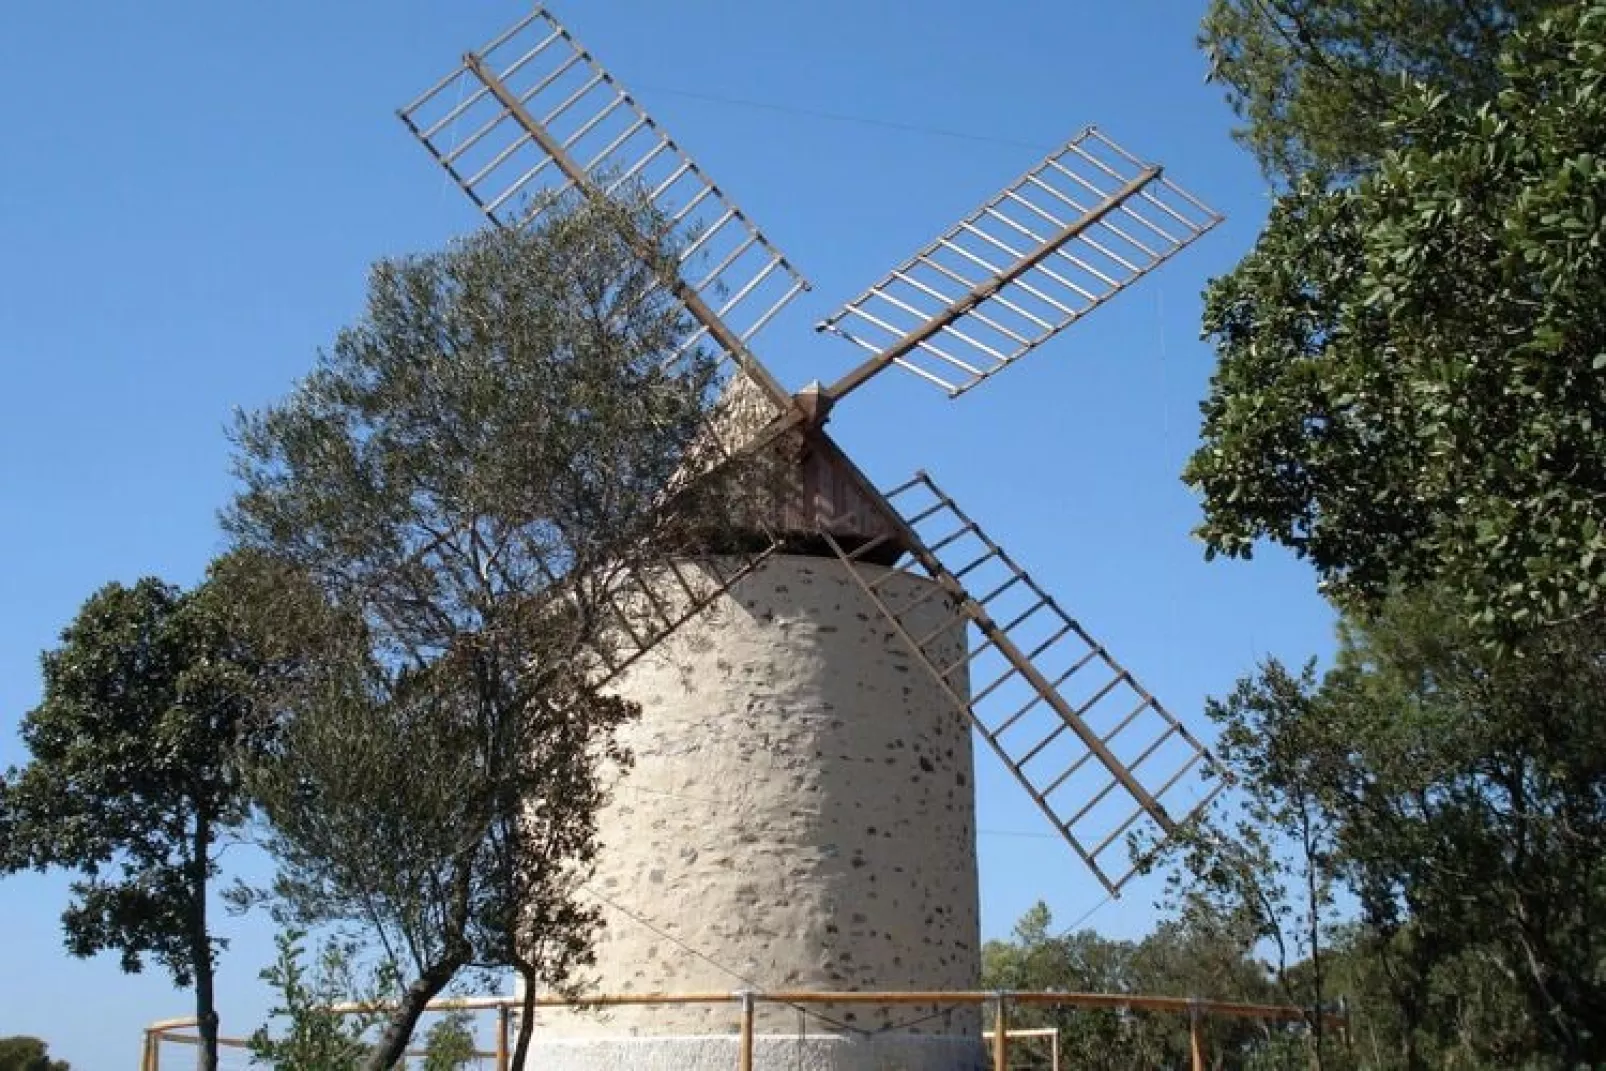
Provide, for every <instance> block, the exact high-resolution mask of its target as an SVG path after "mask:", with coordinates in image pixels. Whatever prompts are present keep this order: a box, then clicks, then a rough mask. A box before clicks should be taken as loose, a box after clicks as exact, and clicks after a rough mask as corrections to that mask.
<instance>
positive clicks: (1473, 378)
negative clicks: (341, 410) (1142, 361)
mask: <svg viewBox="0 0 1606 1071" xmlns="http://www.w3.org/2000/svg"><path fill="white" fill-rule="evenodd" d="M1409 6H1410V5H1407V7H1409ZM1469 6H1475V5H1469ZM1505 40H1506V51H1505V52H1504V53H1503V54H1502V55H1501V57H1500V60H1499V63H1498V65H1497V66H1495V67H1494V71H1495V73H1496V76H1497V79H1498V81H1497V84H1496V85H1495V87H1494V88H1493V91H1492V93H1491V95H1490V96H1488V97H1486V98H1485V99H1482V100H1477V99H1473V100H1468V99H1466V98H1462V97H1458V96H1455V95H1453V94H1452V93H1450V92H1449V91H1448V90H1447V89H1445V88H1442V87H1440V86H1438V85H1435V84H1432V83H1424V84H1418V85H1413V86H1412V87H1410V88H1409V91H1408V92H1403V93H1402V94H1401V95H1400V96H1399V98H1398V100H1397V101H1396V102H1395V103H1394V104H1392V105H1391V110H1390V112H1389V117H1390V118H1389V122H1388V124H1387V125H1386V128H1385V134H1386V136H1387V138H1388V139H1389V140H1390V143H1391V144H1392V145H1395V146H1397V147H1395V148H1390V149H1387V150H1386V151H1384V152H1382V153H1381V154H1380V155H1379V156H1378V157H1377V159H1376V160H1375V162H1374V163H1375V166H1374V168H1373V172H1372V173H1371V174H1370V175H1368V176H1367V177H1366V178H1364V179H1363V180H1361V181H1359V182H1358V183H1356V184H1354V185H1353V186H1350V187H1346V188H1342V189H1338V190H1330V189H1324V188H1321V187H1319V186H1315V185H1311V184H1305V185H1301V186H1299V187H1298V188H1296V189H1295V190H1293V191H1291V192H1290V193H1288V194H1286V195H1285V196H1283V197H1282V198H1281V199H1280V200H1279V201H1278V203H1277V205H1276V206H1275V208H1274V210H1273V212H1272V216H1271V219H1270V221H1269V223H1268V224H1267V227H1266V230H1265V232H1264V233H1263V234H1262V235H1261V237H1260V239H1259V241H1258V242H1257V244H1256V247H1255V249H1254V251H1252V252H1251V253H1250V254H1249V255H1248V256H1247V257H1246V258H1245V259H1244V261H1243V262H1242V263H1241V264H1240V265H1239V266H1238V267H1237V268H1236V269H1235V270H1234V271H1233V272H1232V273H1231V274H1230V275H1228V276H1226V277H1225V278H1222V279H1220V280H1217V281H1216V282H1214V283H1213V284H1212V285H1211V288H1210V291H1209V293H1208V296H1207V307H1206V313H1205V324H1204V326H1205V331H1206V333H1207V335H1208V336H1209V337H1210V338H1211V339H1212V340H1213V341H1214V343H1215V345H1216V349H1217V354H1218V358H1219V364H1218V367H1217V370H1216V373H1215V376H1214V378H1213V380H1212V385H1211V391H1210V395H1209V397H1208V398H1207V400H1206V402H1205V403H1204V414H1205V421H1204V429H1203V441H1202V443H1201V445H1200V447H1199V449H1198V450H1197V452H1196V453H1195V454H1194V455H1193V457H1192V459H1191V460H1190V462H1189V464H1188V467H1187V471H1186V474H1185V477H1186V479H1188V480H1189V481H1190V482H1191V483H1193V484H1195V485H1196V486H1197V487H1198V488H1199V489H1200V490H1201V491H1202V493H1203V496H1204V509H1205V518H1204V523H1203V524H1202V526H1201V528H1200V535H1201V536H1202V537H1203V539H1204V541H1205V544H1206V546H1207V549H1208V551H1209V552H1210V553H1224V554H1228V555H1236V556H1248V555H1249V553H1250V552H1251V550H1252V548H1253V546H1254V544H1255V543H1256V542H1257V541H1258V540H1261V539H1269V540H1272V541H1274V542H1277V543H1281V544H1283V545H1284V546H1286V547H1289V548H1290V549H1292V550H1293V551H1294V552H1295V553H1297V554H1299V555H1301V556H1304V557H1306V558H1308V559H1309V560H1310V561H1311V562H1312V563H1313V564H1314V565H1315V567H1316V568H1317V570H1318V572H1319V574H1320V575H1321V577H1322V579H1323V581H1324V583H1325V584H1326V585H1327V586H1328V590H1329V591H1331V592H1332V593H1333V594H1334V595H1335V596H1337V597H1338V598H1339V599H1341V600H1342V601H1346V602H1349V603H1354V604H1364V605H1369V606H1375V605H1376V604H1377V602H1378V601H1379V600H1380V599H1382V598H1383V597H1384V596H1386V595H1387V594H1388V593H1389V592H1390V591H1392V590H1394V589H1396V588H1398V587H1401V586H1420V585H1425V584H1434V585H1439V586H1443V587H1447V588H1449V589H1450V590H1453V591H1456V592H1459V593H1460V595H1461V596H1462V598H1463V600H1464V604H1465V605H1464V612H1466V613H1467V614H1468V615H1470V616H1472V617H1473V618H1474V619H1475V620H1477V621H1479V622H1480V623H1481V624H1482V625H1484V626H1485V627H1486V628H1487V629H1489V630H1492V631H1497V632H1499V633H1500V634H1502V635H1503V636H1506V637H1509V636H1510V635H1511V634H1513V633H1516V632H1521V631H1524V630H1527V629H1531V628H1534V627H1542V626H1543V625H1545V624H1547V623H1551V622H1559V621H1569V620H1575V619H1581V618H1583V617H1587V616H1588V615H1590V614H1592V613H1595V612H1598V611H1599V609H1600V608H1601V606H1602V602H1603V587H1602V585H1603V584H1606V530H1603V529H1606V311H1603V310H1606V260H1603V258H1606V253H1603V250H1606V241H1603V231H1602V219H1603V218H1606V213H1603V211H1602V208H1603V206H1606V162H1603V160H1606V158H1603V157H1601V156H1600V155H1599V154H1600V148H1601V145H1602V143H1603V137H1606V96H1603V94H1601V93H1600V92H1599V91H1598V89H1599V86H1600V84H1601V81H1602V79H1603V78H1606V5H1603V4H1601V3H1599V2H1592V3H1583V4H1578V5H1576V6H1574V7H1569V8H1567V9H1565V10H1563V11H1561V12H1559V13H1558V14H1556V15H1554V16H1553V17H1551V18H1548V19H1544V20H1541V21H1537V22H1534V23H1532V24H1531V25H1528V26H1527V27H1526V28H1525V29H1523V30H1521V31H1519V32H1516V33H1514V34H1513V35H1511V36H1509V37H1508V38H1505Z"/></svg>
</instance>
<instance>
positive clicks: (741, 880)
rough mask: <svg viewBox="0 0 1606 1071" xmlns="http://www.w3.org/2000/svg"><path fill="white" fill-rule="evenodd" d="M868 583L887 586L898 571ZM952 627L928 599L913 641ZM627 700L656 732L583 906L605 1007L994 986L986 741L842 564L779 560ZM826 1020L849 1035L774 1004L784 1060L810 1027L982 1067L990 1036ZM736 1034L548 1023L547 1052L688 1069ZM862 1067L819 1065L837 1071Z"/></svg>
mask: <svg viewBox="0 0 1606 1071" xmlns="http://www.w3.org/2000/svg"><path fill="white" fill-rule="evenodd" d="M859 568H860V570H861V575H862V576H864V577H865V578H866V579H868V580H875V579H877V578H879V577H881V576H883V575H884V574H885V573H886V572H887V571H886V570H884V569H881V568H880V567H876V566H860V567H859ZM927 584H928V582H927V581H924V580H921V579H919V578H916V577H912V576H906V575H902V574H900V575H898V576H894V577H890V578H888V580H887V582H886V583H885V585H883V586H882V587H880V588H878V589H877V593H878V595H881V596H882V597H883V598H884V599H886V600H887V601H889V602H890V603H892V604H893V605H904V604H908V603H912V602H913V601H914V600H915V599H917V598H918V597H919V596H920V595H922V594H925V593H926V592H927V591H928V588H927ZM952 613H953V611H952V608H951V607H950V606H949V605H948V603H947V600H946V599H945V598H943V597H940V596H939V597H935V598H931V599H928V600H926V601H925V602H924V603H923V604H922V605H921V606H920V607H919V608H918V609H916V610H915V611H914V612H913V614H912V615H911V618H910V619H909V628H910V631H911V632H912V633H913V634H915V635H917V636H923V635H925V634H926V633H928V632H932V631H936V630H940V629H941V627H942V625H943V624H944V622H945V621H947V620H950V619H951V618H952ZM963 643H964V631H963V629H962V628H961V627H960V626H959V625H957V624H956V625H955V626H954V627H953V629H952V630H951V631H950V632H947V633H944V634H943V635H942V637H941V639H940V642H938V643H935V644H933V645H931V648H932V649H934V650H935V652H936V654H937V657H939V658H941V659H942V662H941V664H943V665H948V664H951V663H953V662H955V661H958V660H959V659H960V658H961V656H962V653H963ZM958 679H959V682H960V684H959V690H960V691H961V694H963V693H964V691H965V685H964V683H963V675H962V674H960V675H959V678H958ZM614 687H615V688H616V690H617V691H618V692H619V693H620V694H621V695H624V696H627V697H629V698H631V699H633V700H636V701H637V702H639V703H640V704H641V705H642V716H641V718H640V720H639V721H637V722H635V723H634V724H632V725H631V726H630V727H629V728H628V729H627V730H626V731H625V733H624V743H625V744H626V746H627V747H628V748H629V749H630V750H631V751H632V752H633V754H634V759H635V761H634V764H633V765H632V766H631V767H630V768H629V769H628V770H627V771H625V772H624V773H623V774H622V775H620V776H618V779H617V781H616V783H615V785H614V787H613V791H612V796H611V799H610V802H609V803H608V805H607V806H606V808H605V809H604V812H603V814H602V815H601V819H600V833H601V841H602V849H601V852H600V854H599V857H598V860H597V871H596V874H595V875H594V876H593V877H592V879H591V880H590V882H589V883H588V885H589V888H590V889H592V890H594V895H595V896H596V898H597V899H598V901H600V903H601V904H602V911H603V916H604V918H605V920H606V925H605V927H604V929H603V931H602V932H601V933H600V934H599V935H598V939H597V944H596V965H595V967H594V968H593V969H592V970H591V972H590V976H589V977H588V978H587V979H586V985H585V988H586V989H587V990H590V991H593V992H601V993H648V992H663V993H696V992H705V993H706V992H713V993H729V992H731V991H733V990H740V989H749V988H751V989H758V990H764V991H772V992H773V991H776V990H927V991H929V990H944V989H950V990H953V989H975V988H977V987H978V985H979V984H980V972H981V959H980V933H979V928H980V924H979V919H978V911H977V881H976V849H975V845H976V831H975V794H974V785H973V783H972V756H971V742H970V730H969V726H968V724H967V722H966V720H965V717H964V715H963V713H962V712H961V711H958V710H956V709H955V708H954V706H953V704H952V702H951V701H950V700H949V699H948V698H947V696H945V695H944V694H943V692H942V691H941V689H940V688H938V687H937V685H936V683H935V681H934V680H933V679H932V677H931V674H930V672H929V671H928V670H927V669H926V668H925V666H923V665H922V664H921V663H920V662H919V661H918V659H917V658H916V657H915V656H914V654H913V653H912V652H911V651H910V650H909V648H908V646H907V644H906V643H905V641H904V640H903V639H902V638H901V637H900V636H898V635H897V634H896V632H895V631H894V629H893V627H892V626H891V624H890V623H889V622H887V621H886V620H885V619H884V618H883V617H882V615H881V614H880V612H879V611H878V610H877V609H876V607H875V606H874V604H873V603H871V602H870V601H869V600H868V599H867V598H866V596H865V595H864V593H863V591H862V590H861V589H860V588H859V586H858V585H857V583H855V581H854V580H853V578H852V577H851V576H850V575H849V574H848V572H847V567H846V566H845V565H843V563H841V562H840V561H838V560H836V559H826V558H817V557H803V556H781V557H777V558H773V559H771V560H770V561H769V562H767V563H766V564H765V565H764V566H762V567H761V568H760V569H759V570H758V571H756V572H755V573H753V574H751V575H749V576H748V577H747V578H745V579H744V580H743V581H742V582H741V583H739V584H738V585H737V586H736V587H735V588H734V589H733V590H732V591H730V592H728V593H727V594H726V595H725V596H723V597H722V598H721V599H719V600H718V601H717V602H716V603H715V604H714V605H713V606H712V607H710V608H709V610H707V611H705V612H704V613H702V614H701V615H699V616H698V617H696V618H694V619H693V620H692V621H690V622H688V623H687V624H686V625H684V626H682V627H681V628H680V629H679V630H678V631H677V632H676V633H675V634H674V635H673V636H672V637H670V639H669V640H668V641H666V643H665V644H663V645H662V647H661V648H660V649H659V650H657V651H655V652H653V653H652V654H651V655H649V656H647V657H646V658H644V659H642V660H641V661H639V662H638V663H636V664H635V665H634V666H632V667H631V668H630V669H629V670H627V671H626V672H625V673H624V674H623V675H622V676H621V677H620V678H619V680H618V681H617V682H616V683H615V686H614ZM819 1010H820V1011H821V1012H823V1013H824V1015H825V1016H828V1017H829V1019H830V1020H832V1021H827V1020H826V1019H823V1018H820V1017H816V1016H810V1017H808V1019H807V1021H806V1023H805V1022H804V1021H803V1020H800V1017H799V1012H798V1011H796V1010H794V1009H791V1008H785V1007H775V1006H765V1005H760V1010H759V1013H758V1019H757V1023H758V1030H759V1032H760V1033H761V1034H768V1035H771V1036H772V1038H773V1040H774V1042H775V1043H776V1044H779V1043H780V1038H781V1037H783V1036H784V1037H792V1036H795V1035H797V1034H798V1032H799V1028H800V1025H802V1026H804V1028H805V1029H806V1030H807V1032H808V1033H811V1034H821V1035H833V1034H834V1035H836V1037H835V1038H834V1041H835V1042H836V1043H837V1047H838V1048H840V1043H842V1042H847V1041H850V1040H851V1039H854V1038H858V1039H860V1040H861V1041H863V1042H865V1044H868V1043H869V1039H866V1038H865V1037H864V1034H865V1033H875V1034H877V1035H878V1037H877V1039H876V1043H877V1044H878V1045H880V1046H881V1048H882V1051H886V1045H887V1044H894V1045H896V1044H897V1037H898V1036H903V1037H905V1038H906V1039H907V1042H908V1043H911V1044H913V1043H918V1042H919V1040H920V1038H921V1037H922V1036H926V1037H928V1042H927V1048H928V1049H929V1051H931V1052H932V1053H935V1052H937V1051H939V1049H940V1050H942V1051H949V1049H951V1050H952V1051H953V1052H956V1053H958V1052H966V1053H968V1052H971V1051H973V1050H972V1049H971V1048H967V1045H974V1041H973V1039H974V1038H975V1037H976V1034H977V1029H978V1021H977V1020H978V1017H977V1014H976V1012H975V1011H974V1009H970V1010H964V1009H959V1010H951V1011H945V1010H943V1009H940V1008H935V1007H923V1006H871V1005H862V1006H848V1005H837V1006H832V1007H827V1008H821V1009H819ZM923 1016H924V1017H926V1018H925V1019H924V1021H920V1022H912V1020H916V1019H920V1018H921V1017H923ZM737 1018H738V1017H737V1011H736V1008H735V1007H734V1006H733V1005H730V1004H724V1005H716V1006H696V1005H682V1006H673V1005H669V1006H651V1007H615V1008H608V1009H600V1010H590V1011H579V1012H567V1011H556V1012H543V1013H542V1015H541V1017H540V1019H539V1020H538V1022H537V1038H540V1039H544V1040H548V1041H553V1042H558V1041H559V1039H562V1041H561V1044H562V1045H563V1046H570V1047H572V1046H573V1045H574V1044H575V1043H580V1044H581V1045H582V1049H583V1043H584V1039H586V1038H591V1039H595V1040H596V1042H597V1043H598V1044H599V1045H602V1046H603V1048H608V1047H610V1046H611V1045H616V1044H619V1043H622V1041H623V1039H628V1038H632V1037H634V1038H638V1039H641V1040H642V1041H646V1040H648V1039H649V1038H651V1037H653V1036H658V1037H661V1038H662V1041H663V1042H665V1043H667V1044H668V1045H669V1046H670V1048H674V1047H675V1039H677V1038H678V1039H681V1040H683V1041H684V1042H685V1043H686V1044H688V1045H690V1044H693V1040H692V1039H694V1038H696V1037H697V1036H699V1035H701V1036H709V1035H712V1036H715V1037H717V1036H720V1035H724V1036H726V1037H728V1036H729V1035H730V1034H732V1033H733V1032H734V1031H735V1030H736V1028H737ZM945 1038H946V1039H947V1040H943V1039H945ZM604 1039H612V1040H611V1041H609V1042H606V1043H605V1041H604ZM933 1044H935V1045H937V1046H938V1048H936V1049H930V1048H929V1046H930V1045H933ZM944 1046H948V1048H943V1047H944ZM954 1046H957V1047H954ZM542 1047H543V1049H546V1046H545V1045H543V1046H542ZM915 1047H916V1048H920V1045H918V1044H915ZM546 1051H547V1058H548V1059H550V1058H551V1056H552V1055H553V1053H552V1052H551V1050H549V1049H546ZM867 1051H868V1050H867ZM601 1052H602V1049H598V1050H597V1053H595V1054H593V1055H597V1056H599V1058H600V1054H601ZM690 1054H691V1050H690V1049H688V1050H687V1052H686V1056H687V1058H689V1057H690ZM846 1055H847V1053H846V1052H842V1053H838V1055H837V1056H833V1057H826V1056H825V1055H824V1054H823V1050H822V1055H821V1057H820V1058H822V1059H826V1063H825V1064H822V1065H820V1066H838V1065H839V1064H838V1063H837V1061H838V1060H839V1059H841V1058H843V1057H845V1056H846ZM573 1057H574V1058H575V1059H580V1057H581V1052H580V1051H575V1052H574V1053H573ZM666 1058H670V1057H668V1056H667V1055H666ZM967 1059H968V1058H967ZM560 1062H561V1063H563V1064H564V1065H565V1066H567V1064H568V1063H570V1062H572V1061H571V1060H564V1061H560ZM671 1062H673V1061H672V1058H671ZM693 1062H695V1061H693ZM938 1063H939V1064H941V1065H942V1066H944V1067H960V1066H969V1064H968V1062H966V1060H960V1061H959V1062H955V1061H954V1060H949V1059H943V1060H939V1061H938ZM532 1066H533V1064H532ZM541 1066H543V1067H545V1066H548V1065H547V1064H546V1063H542V1064H541ZM574 1066H576V1067H580V1066H590V1065H589V1064H586V1063H585V1061H584V1060H583V1059H581V1060H580V1062H579V1063H575V1065H574ZM666 1066H667V1065H666ZM688 1066H689V1065H688ZM787 1066H791V1065H790V1064H788V1065H787ZM840 1066H844V1067H846V1066H856V1065H854V1064H853V1063H852V1061H850V1062H849V1063H846V1064H840ZM866 1066H871V1065H868V1064H867V1065H866ZM874 1066H890V1065H883V1064H882V1063H880V1062H878V1063H876V1064H874ZM897 1066H905V1065H904V1064H903V1063H902V1062H899V1063H898V1065H897ZM908 1066H911V1067H912V1066H924V1063H921V1064H919V1065H917V1064H909V1065H908ZM932 1066H936V1065H932Z"/></svg>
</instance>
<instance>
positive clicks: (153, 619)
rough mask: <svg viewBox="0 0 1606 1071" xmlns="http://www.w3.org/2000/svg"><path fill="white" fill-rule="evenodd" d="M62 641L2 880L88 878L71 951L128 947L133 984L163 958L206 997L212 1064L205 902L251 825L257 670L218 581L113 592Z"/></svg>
mask: <svg viewBox="0 0 1606 1071" xmlns="http://www.w3.org/2000/svg"><path fill="white" fill-rule="evenodd" d="M61 640H62V642H61V646H60V647H57V648H56V649H54V650H52V651H49V652H46V653H45V655H44V656H43V658H42V665H43V670H44V695H43V699H42V700H41V702H40V704H39V706H38V707H37V708H35V709H34V710H32V711H30V712H29V713H28V714H27V715H26V716H25V717H24V718H23V720H22V727H21V733H22V740H23V744H24V746H25V747H26V748H27V749H28V752H29V754H30V756H31V759H30V761H29V762H28V764H27V765H26V766H23V767H22V768H20V769H18V768H13V769H10V770H8V771H7V772H6V773H5V775H4V777H3V778H0V871H17V870H21V869H28V868H32V869H38V870H46V869H55V868H60V869H65V870H69V871H73V872H75V873H76V874H77V875H78V880H76V881H75V882H74V883H73V885H72V896H73V899H72V902H71V903H70V904H69V905H68V907H67V909H66V911H65V912H64V914H63V915H62V925H63V928H64V931H65V938H66V944H67V950H68V951H69V952H71V953H72V954H73V955H75V956H90V955H94V954H95V953H98V952H102V951H109V950H115V951H117V952H119V953H120V954H121V961H122V967H123V969H124V970H125V971H131V972H133V971H139V970H140V969H141V968H142V967H143V966H144V963H145V961H146V960H147V959H152V960H154V961H155V962H156V963H158V964H160V965H161V966H162V967H163V968H165V969H166V970H167V972H168V973H169V975H170V976H171V977H172V979H173V981H174V983H175V984H176V985H180V986H193V987H194V990H195V1012H196V1018H197V1020H198V1022H199V1024H200V1035H201V1046H200V1053H201V1066H202V1067H203V1068H212V1067H215V1066H216V1062H217V1029H218V1017H217V1011H216V1009H215V1007H214V1004H213V975H214V971H215V967H216V956H217V952H218V949H219V947H220V942H219V940H218V939H217V938H216V937H215V936H214V935H213V933H212V930H211V929H210V927H209V924H208V920H207V894H208V891H209V889H210V888H211V885H212V882H213V879H214V878H215V877H216V875H217V873H218V862H217V860H218V855H219V853H220V851H221V850H222V848H223V847H224V846H225V845H226V843H227V841H228V840H229V838H230V837H232V836H233V835H234V834H235V833H236V832H237V831H238V830H239V829H240V827H241V825H242V823H243V821H244V819H245V817H246V810H247V807H246V802H245V800H244V798H243V795H242V790H241V768H240V763H239V761H238V749H237V744H238V742H239V740H240V738H241V737H242V735H243V734H245V732H246V730H247V727H248V726H247V718H248V715H249V711H250V708H251V693H252V690H253V689H254V687H255V686H256V683H257V680H258V673H259V667H258V664H257V662H256V660H255V659H254V658H253V657H252V656H251V655H250V653H249V652H248V651H247V649H246V648H245V647H244V646H242V643H241V641H240V640H239V637H238V633H237V631H236V629H235V628H234V624H233V621H232V619H231V617H230V614H229V612H228V609H227V607H226V606H225V605H223V603H222V602H220V600H219V599H218V598H217V597H216V594H215V592H214V591H212V590H211V589H210V588H209V587H208V586H205V585H203V586H202V587H201V588H198V589H196V590H195V591H192V592H189V593H185V592H182V591H180V590H179V589H177V588H175V587H172V586H171V585H168V584H164V583H162V582H161V581H159V580H154V579H145V580H141V581H140V582H139V583H137V584H135V585H134V586H132V587H124V586H123V585H121V584H111V585H108V586H107V587H105V588H103V589H101V590H100V591H99V592H97V593H96V594H95V595H94V596H92V597H91V598H90V599H89V600H88V601H87V602H86V603H85V604H84V605H83V607H82V608H81V609H80V610H79V612H78V616H77V617H76V618H75V619H74V620H73V622H72V624H71V625H69V626H68V627H67V629H66V630H65V631H64V632H63V633H62V636H61Z"/></svg>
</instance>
